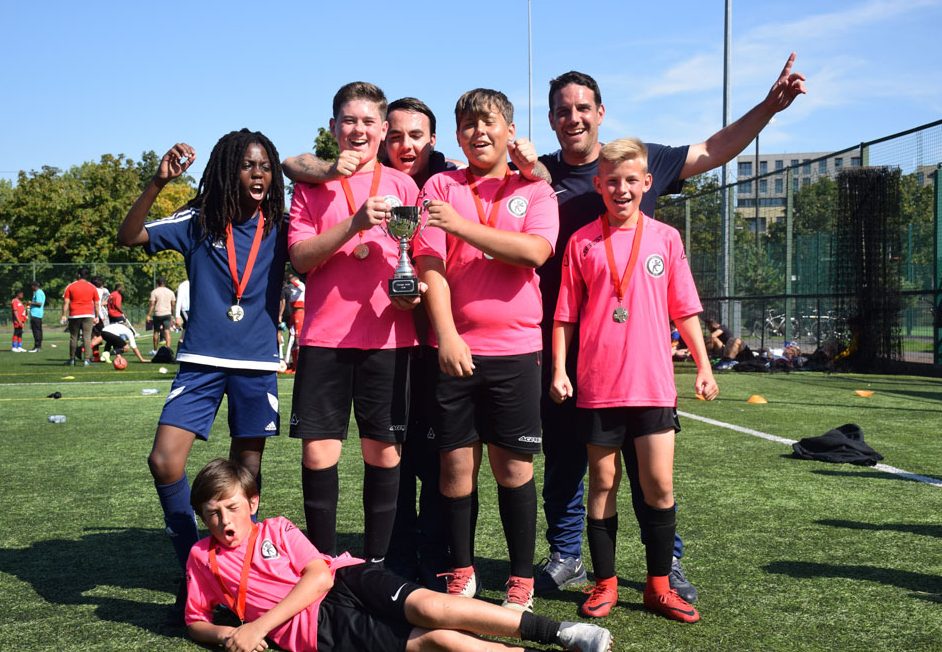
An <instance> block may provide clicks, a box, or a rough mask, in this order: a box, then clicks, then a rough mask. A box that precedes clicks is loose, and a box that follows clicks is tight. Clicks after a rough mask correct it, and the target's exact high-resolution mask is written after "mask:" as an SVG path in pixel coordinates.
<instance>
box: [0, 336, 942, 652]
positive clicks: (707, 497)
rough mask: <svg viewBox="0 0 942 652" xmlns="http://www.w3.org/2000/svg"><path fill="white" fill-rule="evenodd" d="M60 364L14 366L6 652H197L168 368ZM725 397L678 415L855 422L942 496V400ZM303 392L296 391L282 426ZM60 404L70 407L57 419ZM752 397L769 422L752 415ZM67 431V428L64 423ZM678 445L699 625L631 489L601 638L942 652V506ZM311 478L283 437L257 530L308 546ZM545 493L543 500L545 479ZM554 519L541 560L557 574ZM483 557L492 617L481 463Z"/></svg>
mask: <svg viewBox="0 0 942 652" xmlns="http://www.w3.org/2000/svg"><path fill="white" fill-rule="evenodd" d="M145 339H146V338H145ZM27 340H30V338H29V336H27ZM52 344H56V345H57V347H56V348H52V346H51V345H52ZM148 348H149V347H148ZM66 352H67V343H66V341H65V339H64V336H63V335H62V334H61V333H49V332H48V329H47V345H46V347H45V349H44V350H43V351H42V352H40V353H38V354H28V353H22V354H12V353H9V352H7V351H3V352H0V388H2V391H0V415H2V418H0V428H2V430H0V649H4V650H6V649H10V650H73V649H82V650H176V649H193V650H195V649H199V646H197V645H196V644H194V643H192V642H190V641H188V640H187V639H186V637H185V633H184V631H183V630H182V629H180V628H173V627H167V626H165V625H164V618H165V613H166V609H167V606H168V605H169V604H170V603H171V602H172V601H173V592H174V590H175V586H176V581H177V578H178V574H179V571H178V569H177V568H176V564H175V561H174V560H173V557H172V553H171V550H170V545H169V543H168V542H167V541H166V537H165V535H164V533H163V527H162V519H161V516H160V510H159V506H158V502H157V499H156V494H155V492H154V489H153V484H152V481H151V479H150V474H149V473H148V470H147V464H146V457H147V454H148V451H149V450H150V445H151V441H152V437H153V432H154V429H155V425H156V421H157V417H158V415H159V413H160V409H161V406H162V404H163V399H164V397H165V396H166V393H167V390H168V388H169V386H170V381H171V379H172V376H173V373H174V371H175V366H174V365H165V367H166V368H167V369H168V373H167V374H160V373H159V370H158V367H159V366H160V365H150V364H147V365H144V364H140V363H138V362H136V361H134V360H132V361H131V364H130V365H129V367H128V369H127V370H126V371H123V372H116V371H114V370H112V369H111V367H110V365H102V364H98V365H92V366H91V367H89V368H82V367H74V368H72V367H65V366H63V364H62V363H63V362H64V361H65V358H66ZM67 376H72V377H73V378H72V379H66V377H67ZM718 381H719V384H720V388H721V394H720V398H719V399H718V400H717V401H715V402H711V403H706V402H702V401H696V400H694V397H693V387H692V386H693V367H692V366H679V367H678V368H677V383H678V389H679V392H680V401H679V408H680V410H681V411H683V412H687V413H691V414H696V415H700V416H704V417H708V418H711V419H715V420H717V421H720V422H723V423H729V424H733V425H736V426H743V427H746V428H750V429H753V430H757V431H762V432H765V433H769V434H772V435H777V436H780V437H785V438H789V439H799V438H801V437H805V436H812V435H817V434H821V433H823V432H825V431H826V430H828V429H830V428H833V427H835V426H838V425H841V424H843V423H848V422H854V423H857V424H859V425H860V426H862V428H863V430H864V434H865V437H866V439H867V442H868V443H869V444H870V445H871V446H872V447H873V448H875V449H876V450H877V451H878V452H880V453H882V454H883V455H884V456H885V460H884V462H885V463H886V464H889V465H891V466H893V467H897V468H900V469H904V470H906V471H909V472H912V473H916V474H920V475H924V476H929V477H931V478H936V479H942V434H940V433H942V382H940V381H939V380H936V379H926V378H916V377H908V376H894V377H890V376H860V375H845V374H831V375H827V374H820V373H804V372H797V373H791V374H783V373H779V374H758V373H749V374H737V373H733V372H727V373H722V374H719V375H718ZM292 386H293V379H292V378H291V377H288V376H283V377H281V380H280V382H279V394H280V399H281V413H282V424H287V417H288V415H289V408H290V401H291V390H292ZM143 389H157V391H158V393H157V394H156V395H143V394H142V392H141V390H143ZM857 389H869V390H872V391H873V392H874V394H873V395H872V396H871V397H869V398H864V397H861V396H857V395H856V394H855V390H857ZM55 391H59V392H61V394H62V398H61V399H58V400H56V399H49V398H46V396H47V395H48V394H51V393H53V392H55ZM753 394H760V395H762V396H763V397H765V398H766V399H767V400H768V403H767V404H764V405H753V404H749V403H747V402H746V399H747V398H748V397H749V396H750V395H753ZM225 410H226V408H225V403H224V404H223V407H222V409H221V410H220V413H219V415H218V416H217V419H216V426H215V427H214V429H213V434H212V437H211V439H210V441H209V443H202V442H197V443H196V444H195V445H194V447H193V453H192V455H191V458H190V464H189V467H188V468H189V475H190V478H191V479H192V477H193V476H194V475H195V473H196V471H197V470H198V469H199V468H200V467H201V466H202V465H203V464H204V463H205V462H206V461H208V460H209V459H211V458H212V457H216V456H225V455H226V453H227V450H228V436H227V432H226V426H225V423H226V421H225ZM52 414H63V415H65V416H66V417H67V421H66V423H64V424H53V423H49V422H48V421H47V417H48V416H49V415H52ZM682 425H683V432H682V433H681V434H680V435H679V436H678V440H677V456H676V461H675V493H676V495H677V501H678V504H679V507H680V509H679V513H678V531H679V532H680V534H681V535H682V536H683V537H684V539H685V541H686V544H687V553H686V556H685V558H684V566H685V568H686V571H687V575H688V577H689V578H690V579H691V580H692V581H693V582H694V584H695V585H696V586H697V587H698V589H699V591H700V600H699V602H698V604H697V606H698V607H699V609H700V611H701V614H702V616H703V619H702V621H701V622H700V623H697V624H696V625H692V626H691V625H682V624H679V623H674V622H669V621H667V620H664V619H663V618H659V617H657V616H654V615H651V614H649V613H647V612H645V611H643V610H642V608H641V594H640V590H641V588H642V583H643V579H644V554H643V550H642V548H641V547H640V544H639V542H638V536H637V526H636V524H635V523H634V518H633V514H632V511H631V507H630V502H629V499H628V495H627V493H626V491H625V490H626V487H623V488H622V492H621V496H620V501H619V505H620V514H621V519H620V522H621V532H620V537H619V555H618V574H619V577H620V578H621V588H620V601H619V604H618V606H617V607H616V609H615V610H614V611H613V612H612V615H611V616H610V617H609V618H607V619H606V620H605V621H604V622H605V624H606V625H607V626H608V627H609V628H611V629H612V631H613V633H614V635H615V639H616V649H617V650H783V651H784V650H868V651H870V652H873V651H876V650H942V486H934V485H932V484H927V483H924V482H916V481H912V480H908V479H905V478H902V477H900V476H898V475H894V474H891V473H887V472H884V471H880V470H876V469H873V468H867V467H857V466H851V465H832V464H825V463H819V462H809V461H802V460H797V459H793V458H791V457H790V452H791V451H790V449H789V447H788V446H787V445H784V444H781V443H776V442H772V441H767V440H764V439H760V438H756V437H752V436H749V435H746V434H743V433H741V432H736V431H733V430H730V429H727V428H723V427H718V426H715V425H710V424H707V423H703V422H700V421H697V420H694V419H692V418H686V419H684V418H682ZM354 433H355V431H354ZM354 433H352V434H353V437H352V438H351V440H350V443H349V444H348V445H347V446H346V448H347V450H345V452H344V456H343V458H342V461H341V506H340V515H339V518H338V523H339V528H338V529H339V532H340V537H339V538H340V544H341V545H342V546H349V547H350V548H351V549H352V550H353V551H354V552H356V551H357V550H358V546H359V545H360V537H359V533H360V532H361V531H362V516H361V507H360V505H361V503H360V477H361V468H362V463H361V462H360V455H359V452H358V448H359V447H358V446H356V445H355V444H356V439H355V434H354ZM299 458H300V452H299V444H298V442H297V441H294V440H292V439H290V438H288V437H287V436H286V434H283V435H282V436H280V437H277V438H274V439H272V440H270V441H269V443H268V446H267V448H266V451H265V460H264V469H265V485H264V488H263V495H262V508H261V509H262V515H263V516H265V515H275V514H283V515H285V516H287V517H289V518H291V519H292V520H294V521H295V522H296V523H299V524H301V525H302V526H303V522H304V519H303V514H302V504H301V492H300V472H299V465H300V462H299ZM537 478H538V484H540V485H541V484H542V472H541V464H540V460H539V459H538V460H537ZM539 519H540V520H539V522H538V526H537V528H538V533H539V536H538V541H537V559H539V558H540V557H541V556H543V555H545V554H546V553H547V547H546V543H545V541H544V540H543V538H542V532H543V528H544V522H543V518H542V514H540V517H539ZM584 549H585V551H586V553H587V551H588V546H585V547H584ZM476 555H477V558H476V565H477V568H478V572H479V575H480V577H481V582H482V583H483V586H484V590H483V592H482V596H481V597H483V598H484V599H489V600H494V601H496V600H499V599H500V597H501V590H502V584H503V580H504V579H505V578H506V572H507V570H506V568H507V567H506V551H505V548H504V538H503V533H502V530H501V526H500V522H499V519H498V517H497V507H496V492H495V490H494V483H493V480H492V479H490V478H489V477H488V474H487V466H486V464H485V465H484V466H483V471H482V475H481V517H480V520H479V523H478V535H477V550H476ZM583 597H584V596H583V594H582V593H581V592H580V591H579V590H576V589H573V590H569V591H565V592H562V593H558V594H556V595H553V596H550V597H547V598H538V599H537V600H536V606H535V608H536V611H537V612H538V613H543V614H546V615H549V616H552V617H554V618H558V619H561V620H563V619H567V620H572V619H577V618H578V616H577V608H578V605H579V604H580V603H581V601H582V599H583Z"/></svg>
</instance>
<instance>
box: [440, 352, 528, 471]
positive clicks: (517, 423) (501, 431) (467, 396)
mask: <svg viewBox="0 0 942 652" xmlns="http://www.w3.org/2000/svg"><path fill="white" fill-rule="evenodd" d="M431 357H432V360H431V361H430V362H429V364H430V365H434V366H435V369H438V358H437V356H431ZM471 358H472V361H473V362H474V367H475V369H474V374H473V375H471V376H464V377H461V378H458V377H455V376H449V375H448V374H446V373H443V372H442V371H441V370H438V372H437V374H436V373H435V372H434V370H432V371H431V372H430V382H431V383H432V385H433V387H432V393H433V395H432V396H430V397H429V398H430V400H434V403H435V406H434V407H433V408H432V412H433V415H432V428H433V430H434V432H435V438H436V440H437V442H438V448H439V450H454V449H456V448H461V447H463V446H470V445H471V444H473V443H475V442H477V441H483V442H486V443H489V444H495V445H497V446H500V447H502V448H506V449H507V450H510V451H514V452H516V453H522V454H524V455H535V454H537V453H539V452H540V449H541V445H542V443H543V432H542V428H541V425H540V365H541V362H542V352H540V351H537V352H535V353H524V354H521V355H495V356H483V355H474V356H471Z"/></svg>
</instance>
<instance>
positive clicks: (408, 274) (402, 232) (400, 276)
mask: <svg viewBox="0 0 942 652" xmlns="http://www.w3.org/2000/svg"><path fill="white" fill-rule="evenodd" d="M421 213H422V210H421V209H420V208H419V207H418V206H393V207H392V208H391V209H390V217H389V219H388V220H386V229H387V231H386V232H387V233H388V234H389V236H390V237H392V238H394V239H396V240H398V241H399V264H398V265H397V266H396V271H395V272H394V273H393V277H392V278H391V279H389V296H390V297H417V296H419V279H418V277H417V276H416V275H415V268H413V267H412V263H411V262H410V261H409V241H410V240H411V239H412V236H414V235H415V232H416V231H417V230H418V229H419V222H420V220H419V217H420V216H421Z"/></svg>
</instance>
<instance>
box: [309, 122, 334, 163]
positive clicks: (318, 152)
mask: <svg viewBox="0 0 942 652" xmlns="http://www.w3.org/2000/svg"><path fill="white" fill-rule="evenodd" d="M314 155H315V156H317V158H319V159H321V160H324V161H336V160H337V157H338V156H340V147H339V146H338V145H337V139H335V138H334V135H333V134H332V133H330V132H329V131H328V130H326V129H324V128H323V127H318V128H317V138H315V139H314Z"/></svg>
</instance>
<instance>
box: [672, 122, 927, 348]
mask: <svg viewBox="0 0 942 652" xmlns="http://www.w3.org/2000/svg"><path fill="white" fill-rule="evenodd" d="M737 167H738V173H739V174H738V176H737V181H736V183H735V184H732V185H729V186H727V187H726V188H725V189H724V188H721V187H720V186H719V184H717V183H715V182H714V181H712V180H709V179H708V180H706V181H704V180H702V179H701V180H699V187H698V189H697V191H696V192H695V193H694V194H690V195H687V196H681V197H675V198H670V199H667V200H665V201H662V203H661V205H660V206H659V208H658V213H657V217H658V219H660V220H662V221H665V222H667V223H669V224H671V225H673V226H674V227H676V228H677V229H678V230H679V231H680V232H681V234H682V235H683V236H684V239H685V244H686V246H687V253H688V257H689V259H690V263H691V268H692V270H693V274H694V277H695V278H696V280H697V287H698V288H699V290H700V294H701V297H702V298H703V300H704V306H705V308H706V310H707V312H708V313H712V314H713V315H715V316H717V317H718V318H719V319H720V320H721V321H723V322H724V323H726V324H727V325H729V326H731V327H732V329H733V330H734V331H735V332H737V333H738V334H740V335H741V336H742V337H743V339H744V340H745V341H746V343H747V344H749V345H750V346H751V347H761V348H776V347H782V346H783V344H784V342H786V341H798V342H799V343H800V344H801V345H802V349H803V350H808V349H811V350H814V349H815V348H817V347H819V346H827V347H832V348H833V347H837V346H846V345H847V344H848V342H849V341H850V340H851V339H852V338H853V337H854V334H853V333H852V330H853V329H852V328H851V326H852V325H853V322H854V321H855V319H856V316H855V315H852V314H842V312H844V313H846V312H848V310H849V309H848V307H847V305H846V304H847V298H848V296H851V295H854V294H855V293H856V294H857V295H859V294H860V292H861V287H859V286H866V283H867V282H868V281H866V280H864V281H860V282H858V287H850V286H848V281H847V280H846V277H847V266H848V261H847V258H846V257H847V254H846V253H841V252H846V251H847V246H848V244H851V245H852V244H855V241H854V238H870V240H869V243H868V246H870V247H871V248H872V247H873V246H874V245H877V244H879V246H880V247H881V251H882V252H883V254H882V255H883V268H884V269H882V273H884V275H885V274H888V273H890V269H891V268H892V270H894V271H892V274H894V275H895V276H896V278H895V279H894V280H893V282H891V283H889V285H888V287H890V288H893V289H892V290H889V291H891V292H892V293H893V294H895V295H898V297H895V298H898V299H899V301H898V304H894V305H898V310H896V315H895V323H896V332H897V333H898V335H895V336H894V337H898V338H899V349H898V350H899V352H900V353H899V355H898V357H899V358H900V359H902V360H904V361H909V362H920V363H936V364H938V363H939V362H940V360H939V355H938V354H939V351H938V349H939V346H938V341H939V330H938V327H939V320H938V319H937V315H938V313H939V310H938V307H939V294H938V291H939V289H940V288H939V284H938V281H937V279H938V273H939V249H940V247H939V243H938V242H937V240H938V238H939V229H938V222H939V215H938V213H939V206H940V205H942V179H940V178H939V177H940V176H942V175H940V174H939V172H938V171H939V169H940V168H942V120H940V121H937V122H934V123H931V124H927V125H923V126H920V127H917V128H914V129H911V130H908V131H906V132H902V133H899V134H894V135H892V136H888V137H886V138H881V139H878V140H875V141H871V142H865V143H861V144H860V145H857V146H855V147H851V148H848V149H845V150H842V151H840V152H832V153H826V154H822V153H814V152H812V153H796V154H788V153H784V154H758V153H757V154H756V155H755V156H752V155H744V156H740V157H739V159H737ZM872 168H879V169H883V170H889V171H890V172H892V173H891V174H886V175H883V177H886V179H888V180H887V181H886V183H890V184H893V187H892V189H886V192H890V193H891V194H890V195H889V196H891V197H893V198H894V199H893V206H892V210H891V211H890V212H891V213H892V214H891V215H889V216H888V218H887V220H884V222H886V224H889V225H891V227H890V228H889V230H887V231H885V232H884V231H881V232H880V234H881V235H880V237H881V238H882V240H880V241H876V240H874V237H875V236H874V234H873V233H870V235H860V234H857V235H854V234H852V233H850V231H848V227H847V225H848V223H849V224H850V225H853V224H854V223H855V220H859V219H860V217H861V214H858V215H857V216H855V215H849V216H848V215H844V216H842V215H841V214H840V210H841V207H840V203H839V201H838V199H839V188H840V182H841V181H842V180H845V181H846V180H847V179H848V178H849V177H851V176H852V175H855V174H857V175H859V174H860V173H861V171H863V170H867V169H872ZM896 197H898V200H897V199H895V198H896ZM724 200H725V201H724ZM856 210H858V211H861V210H864V211H865V210H866V208H865V207H864V208H861V207H857V208H856ZM862 215H863V216H864V217H867V215H866V214H865V213H863V214H862ZM842 224H843V226H841V225H842ZM841 229H843V231H842V230H841ZM884 240H885V241H884ZM856 244H860V243H856ZM865 244H867V243H865ZM842 247H843V248H842ZM857 249H858V250H859V249H860V247H857ZM727 251H728V252H729V253H728V254H727V253H726V252H727ZM853 264H856V263H854V262H853V261H852V262H851V265H853ZM870 264H873V261H872V260H871V261H870ZM841 270H843V271H841ZM842 279H844V280H842ZM842 284H843V286H842ZM863 290H864V291H866V287H863ZM874 291H876V290H875V289H874ZM881 291H883V290H881ZM895 298H894V301H895ZM863 319H864V320H866V315H863ZM894 346H895V345H894Z"/></svg>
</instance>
